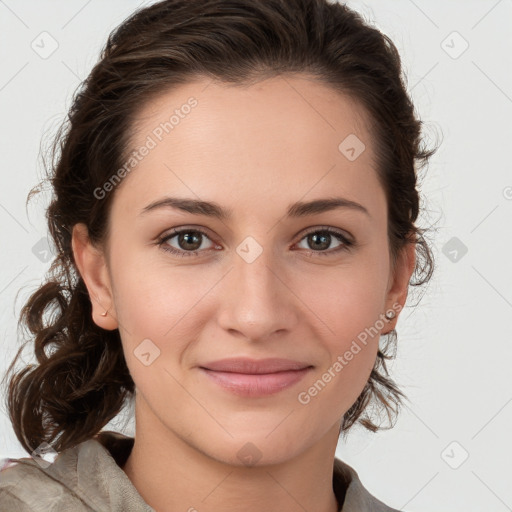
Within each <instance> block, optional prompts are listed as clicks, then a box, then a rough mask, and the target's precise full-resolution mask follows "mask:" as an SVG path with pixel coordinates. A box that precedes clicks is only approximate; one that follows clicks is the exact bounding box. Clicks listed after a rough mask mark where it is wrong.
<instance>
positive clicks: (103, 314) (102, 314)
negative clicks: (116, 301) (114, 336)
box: [100, 309, 108, 316]
mask: <svg viewBox="0 0 512 512" xmlns="http://www.w3.org/2000/svg"><path fill="white" fill-rule="evenodd" d="M107 313H108V309H107V311H105V313H100V315H101V316H107Z"/></svg>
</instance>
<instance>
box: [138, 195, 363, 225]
mask: <svg viewBox="0 0 512 512" xmlns="http://www.w3.org/2000/svg"><path fill="white" fill-rule="evenodd" d="M160 208H175V209H178V210H182V211H184V212H188V213H192V214H194V215H205V216H207V217H213V218H216V219H219V220H225V221H227V220H229V219H231V218H232V217H233V211H232V210H231V209H224V208H222V207H221V206H220V205H219V204H217V203H215V202H209V201H200V200H197V199H187V198H179V197H164V198H162V199H159V200H157V201H154V202H152V203H150V204H148V205H147V206H146V207H144V208H143V209H142V211H141V212H140V214H139V215H144V214H146V213H148V212H150V211H153V210H156V209H160ZM337 208H348V209H351V210H355V211H359V212H362V213H364V214H366V215H368V216H369V217H370V213H369V212H368V210H367V209H366V208H365V207H364V206H363V205H361V204H359V203H356V202H355V201H351V200H349V199H345V198H343V197H333V198H326V199H315V200H313V201H309V202H301V201H298V202H296V203H293V204H291V205H290V206H289V207H288V209H287V213H286V216H287V217H290V218H300V217H306V216H308V215H316V214H319V213H323V212H327V211H331V210H334V209H337Z"/></svg>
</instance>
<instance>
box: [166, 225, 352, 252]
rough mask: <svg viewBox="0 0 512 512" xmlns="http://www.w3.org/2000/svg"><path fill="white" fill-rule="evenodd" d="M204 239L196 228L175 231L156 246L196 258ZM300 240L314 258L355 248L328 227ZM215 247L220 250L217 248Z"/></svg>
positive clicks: (342, 236)
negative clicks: (309, 247) (304, 242)
mask: <svg viewBox="0 0 512 512" xmlns="http://www.w3.org/2000/svg"><path fill="white" fill-rule="evenodd" d="M173 238H176V242H175V243H176V244H177V245H178V247H173V246H172V245H170V243H169V242H170V241H171V240H172V239H173ZM204 238H206V239H208V240H210V238H209V236H208V234H207V233H206V232H205V231H203V230H201V229H198V228H193V229H192V228H184V229H176V230H173V231H172V232H171V233H170V234H168V235H165V236H163V237H162V238H160V239H159V240H158V242H157V245H158V246H160V247H161V248H162V249H163V250H164V251H167V252H170V253H172V254H174V255H176V256H180V257H184V256H198V254H199V252H200V251H202V250H205V249H207V247H206V248H205V247H204V245H203V242H204ZM302 240H305V241H306V243H308V244H310V246H311V247H313V250H306V252H308V253H309V254H310V255H314V256H332V255H333V254H337V253H338V252H340V251H348V250H349V249H350V248H351V247H353V246H355V242H353V241H351V240H349V238H348V237H347V236H345V235H344V234H343V233H342V232H340V231H338V230H335V229H332V228H330V227H328V226H322V227H321V228H315V229H313V230H311V231H309V232H308V233H306V235H305V236H303V237H302V239H301V242H302ZM333 240H337V241H338V246H336V247H335V248H334V249H333V250H329V251H326V250H324V249H327V248H329V246H330V245H331V243H332V242H333ZM210 242H211V240H210ZM212 244H213V242H212ZM211 247H212V246H210V248H211ZM216 247H217V248H220V247H219V246H216Z"/></svg>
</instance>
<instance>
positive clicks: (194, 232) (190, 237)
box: [157, 228, 209, 256]
mask: <svg viewBox="0 0 512 512" xmlns="http://www.w3.org/2000/svg"><path fill="white" fill-rule="evenodd" d="M205 237H206V238H208V239H209V237H208V235H207V234H206V232H204V231H202V230H201V229H197V228H194V229H180V230H174V231H172V232H171V234H169V235H166V236H164V237H163V238H161V239H160V240H158V242H157V245H159V246H160V247H161V248H162V249H163V250H164V251H168V252H170V253H172V254H175V255H176V256H197V254H198V251H199V249H204V247H203V243H202V242H203V240H202V239H203V238H205ZM173 238H177V239H176V243H177V244H178V248H176V247H173V246H171V245H169V244H168V242H169V241H170V240H172V239H173Z"/></svg>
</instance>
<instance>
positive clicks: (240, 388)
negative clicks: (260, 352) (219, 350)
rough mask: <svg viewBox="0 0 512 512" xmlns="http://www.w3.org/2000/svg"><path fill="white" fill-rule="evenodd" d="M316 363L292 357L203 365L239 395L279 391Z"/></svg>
mask: <svg viewBox="0 0 512 512" xmlns="http://www.w3.org/2000/svg"><path fill="white" fill-rule="evenodd" d="M312 368H313V367H312V366H311V365H307V364H305V363H300V362H298V361H291V360H289V359H276V358H274V359H261V360H255V359H247V358H238V359H223V360H221V361H215V362H212V363H207V364H206V365H204V366H201V367H200V370H201V372H202V373H204V374H205V375H206V376H207V377H208V378H210V379H211V380H212V381H213V382H215V383H216V384H218V385H219V386H221V387H222V388H224V389H225V390H227V391H230V392H232V393H234V394H236V395H239V396H245V397H262V396H267V395H272V394H275V393H279V392H280V391H283V390H284V389H287V388H289V387H291V386H293V385H294V384H296V383H298V382H299V381H300V380H302V379H303V378H304V377H305V376H306V374H307V373H309V372H310V370H311V369H312Z"/></svg>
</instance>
